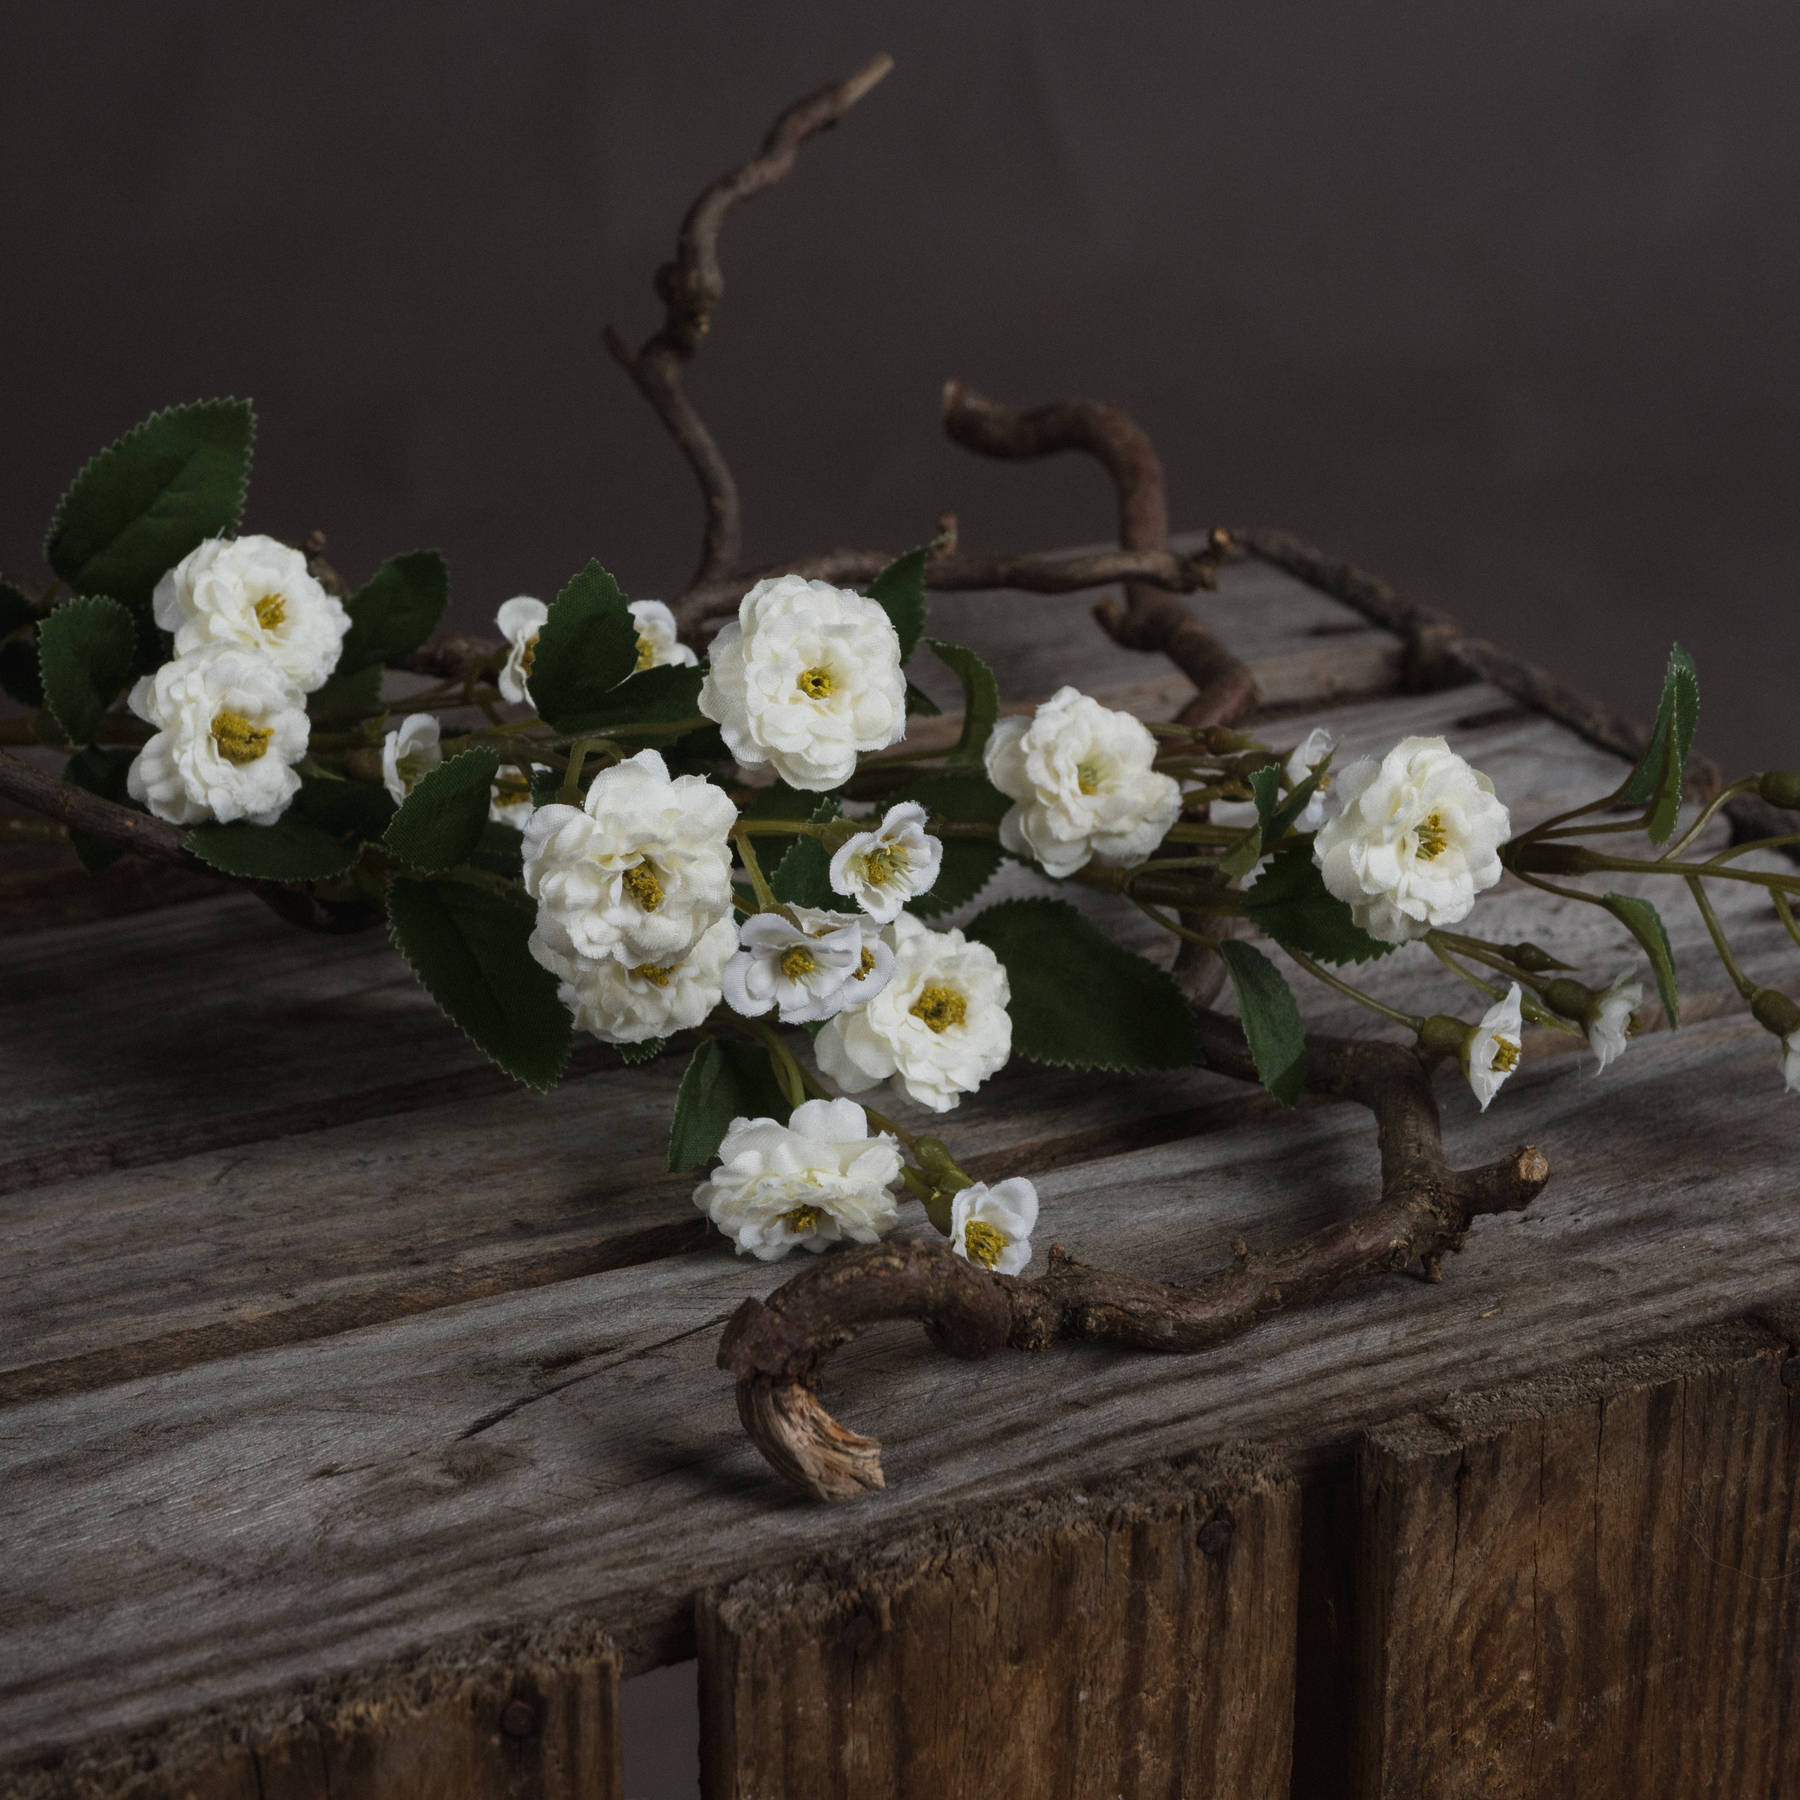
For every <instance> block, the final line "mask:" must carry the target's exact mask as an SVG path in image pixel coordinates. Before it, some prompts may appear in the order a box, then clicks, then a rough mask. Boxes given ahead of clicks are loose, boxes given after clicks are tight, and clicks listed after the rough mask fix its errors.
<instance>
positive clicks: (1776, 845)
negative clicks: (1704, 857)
mask: <svg viewBox="0 0 1800 1800" xmlns="http://www.w3.org/2000/svg"><path fill="white" fill-rule="evenodd" d="M1794 844H1800V832H1792V831H1790V832H1788V833H1787V834H1786V835H1785V836H1783V837H1766V838H1747V839H1746V840H1745V841H1744V842H1743V843H1741V844H1733V845H1731V847H1730V848H1729V849H1725V850H1721V851H1720V852H1719V854H1718V855H1717V856H1714V857H1711V858H1709V859H1708V861H1707V864H1706V866H1707V867H1708V868H1709V869H1716V868H1718V866H1719V865H1720V864H1721V863H1724V862H1729V861H1730V860H1731V859H1732V858H1733V857H1734V856H1744V855H1746V854H1748V853H1749V852H1750V851H1752V850H1786V849H1788V848H1789V847H1790V846H1791V845H1794Z"/></svg>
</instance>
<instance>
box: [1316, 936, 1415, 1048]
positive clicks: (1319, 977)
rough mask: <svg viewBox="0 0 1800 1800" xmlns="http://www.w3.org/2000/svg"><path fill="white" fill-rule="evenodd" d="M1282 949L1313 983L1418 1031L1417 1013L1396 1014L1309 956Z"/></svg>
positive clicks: (1410, 1029)
mask: <svg viewBox="0 0 1800 1800" xmlns="http://www.w3.org/2000/svg"><path fill="white" fill-rule="evenodd" d="M1281 947H1282V949H1284V950H1285V951H1287V953H1288V955H1289V956H1290V957H1292V958H1293V960H1294V961H1295V962H1297V963H1298V964H1299V965H1300V967H1301V968H1303V969H1304V970H1305V971H1306V972H1307V974H1309V975H1310V976H1312V978H1313V979H1314V980H1315V981H1322V982H1324V984H1325V985H1326V986H1327V987H1329V988H1336V989H1337V991H1338V992H1339V993H1340V994H1342V995H1343V996H1344V998H1345V999H1346V1000H1354V1001H1355V1002H1356V1004H1357V1005H1358V1006H1366V1007H1367V1008H1368V1009H1369V1011H1370V1012H1375V1013H1380V1014H1381V1016H1382V1017H1383V1018H1384V1019H1392V1020H1393V1022H1394V1023H1395V1024H1396V1025H1404V1026H1405V1027H1406V1029H1407V1030H1408V1031H1412V1032H1416V1031H1418V1030H1420V1029H1421V1028H1422V1027H1423V1026H1424V1023H1425V1021H1424V1020H1423V1019H1422V1018H1420V1017H1419V1015H1418V1014H1417V1013H1404V1012H1396V1011H1395V1010H1394V1008H1393V1007H1391V1006H1386V1005H1384V1004H1383V1003H1382V1002H1381V1001H1379V1000H1377V999H1376V998H1375V996H1374V995H1373V994H1365V993H1364V992H1363V991H1362V989H1361V988H1359V987H1352V986H1351V985H1350V983H1349V982H1347V981H1340V980H1339V979H1338V977H1337V976H1335V975H1333V974H1332V973H1331V971H1330V970H1329V969H1324V968H1321V967H1320V966H1319V965H1318V964H1317V963H1316V962H1314V961H1313V959H1312V958H1311V957H1310V956H1306V955H1303V954H1302V953H1301V952H1300V951H1298V950H1296V949H1294V948H1293V947H1292V946H1291V945H1288V944H1283V945H1282V946H1281Z"/></svg>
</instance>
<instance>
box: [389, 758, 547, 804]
mask: <svg viewBox="0 0 1800 1800" xmlns="http://www.w3.org/2000/svg"><path fill="white" fill-rule="evenodd" d="M401 766H402V767H404V766H405V765H404V764H402V765H401ZM530 798H531V783H530V782H529V781H527V780H526V779H525V777H524V776H523V775H521V774H520V773H519V771H518V770H517V769H503V770H502V771H501V772H500V773H499V774H498V775H496V776H495V777H494V803H495V805H497V806H517V805H518V804H519V803H520V802H521V801H522V800H529V799H530Z"/></svg>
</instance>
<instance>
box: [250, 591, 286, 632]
mask: <svg viewBox="0 0 1800 1800" xmlns="http://www.w3.org/2000/svg"><path fill="white" fill-rule="evenodd" d="M256 622H257V624H259V625H260V626H261V627H262V628H263V630H264V631H274V630H275V629H276V628H277V627H279V626H281V625H283V624H285V623H286V622H287V601H286V599H285V598H284V597H283V596H282V595H280V594H264V595H263V597H262V598H261V599H260V600H259V601H257V603H256Z"/></svg>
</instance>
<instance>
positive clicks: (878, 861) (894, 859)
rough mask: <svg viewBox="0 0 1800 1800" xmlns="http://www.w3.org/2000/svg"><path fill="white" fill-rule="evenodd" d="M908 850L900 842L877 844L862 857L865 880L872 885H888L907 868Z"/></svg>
mask: <svg viewBox="0 0 1800 1800" xmlns="http://www.w3.org/2000/svg"><path fill="white" fill-rule="evenodd" d="M906 863H907V856H906V852H905V851H904V850H903V849H901V847H900V846H899V845H898V844H877V845H876V846H875V848H874V849H873V850H871V851H870V852H869V853H868V855H867V856H865V857H864V858H863V859H862V865H863V880H865V881H866V882H867V883H868V884H869V886H870V887H886V886H887V884H888V883H889V882H890V881H892V880H893V879H894V877H895V876H896V875H898V874H900V873H901V871H902V870H904V869H905V867H906Z"/></svg>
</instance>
